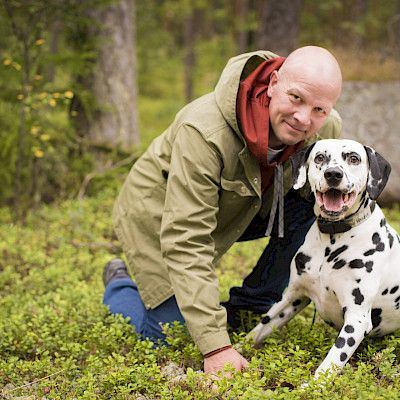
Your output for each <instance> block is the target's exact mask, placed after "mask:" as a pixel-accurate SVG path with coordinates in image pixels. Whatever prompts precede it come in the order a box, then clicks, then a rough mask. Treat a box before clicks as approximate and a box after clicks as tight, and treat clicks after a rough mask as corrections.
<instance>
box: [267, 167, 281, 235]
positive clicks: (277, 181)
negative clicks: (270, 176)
mask: <svg viewBox="0 0 400 400" xmlns="http://www.w3.org/2000/svg"><path fill="white" fill-rule="evenodd" d="M273 196H274V197H273V200H272V207H271V211H270V214H269V221H268V227H267V230H266V231H265V236H271V232H272V227H273V226H274V221H275V215H276V210H277V209H278V207H279V209H278V237H280V238H283V236H284V223H283V204H284V203H283V166H282V164H278V165H277V166H276V171H275V176H274V195H273Z"/></svg>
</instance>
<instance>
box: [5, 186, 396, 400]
mask: <svg viewBox="0 0 400 400" xmlns="http://www.w3.org/2000/svg"><path fill="white" fill-rule="evenodd" d="M114 195H115V192H114V191H112V190H108V191H103V192H101V193H100V194H99V195H98V196H97V197H96V198H92V199H85V200H83V201H80V202H78V201H66V202H63V203H61V204H57V205H52V206H43V207H41V208H40V209H38V210H36V211H35V212H32V213H31V214H30V215H29V216H28V218H27V221H26V224H25V225H20V224H14V223H13V222H12V219H11V216H10V214H9V212H8V210H7V209H1V210H0V223H1V225H0V226H1V228H0V253H1V255H2V257H1V259H0V294H1V295H0V333H1V336H0V398H3V399H14V398H19V399H141V400H145V399H196V400H197V399H200V400H201V399H326V398H330V399H398V398H400V379H399V374H400V366H399V365H398V363H397V356H398V355H399V353H400V332H396V333H394V334H392V335H389V336H386V337H385V338H383V339H378V340H368V339H367V340H365V341H364V342H363V344H362V345H361V346H360V348H359V350H358V351H357V353H356V354H355V355H354V356H353V357H352V359H351V361H350V362H349V364H348V365H347V366H346V367H345V369H344V372H343V374H341V375H338V376H337V377H335V378H334V379H331V378H328V379H327V381H326V382H325V384H324V385H320V384H317V383H316V382H313V381H310V378H311V377H312V374H313V372H314V371H315V369H316V367H317V366H318V364H319V363H320V362H321V361H322V359H323V358H324V356H325V355H326V353H327V352H328V350H329V348H330V347H331V345H332V343H333V342H334V340H335V337H336V332H335V331H334V330H332V329H331V328H330V327H328V326H327V325H326V324H324V323H323V322H322V321H321V320H320V319H319V318H318V317H317V318H316V320H315V322H314V324H312V319H313V314H314V312H313V307H312V306H310V307H309V308H308V309H307V310H306V311H305V312H304V313H303V314H301V315H299V316H297V317H296V318H295V319H294V320H292V321H291V322H290V323H289V325H288V326H287V327H286V328H284V329H283V330H281V331H279V332H276V333H275V334H274V335H273V336H271V337H270V338H269V339H268V340H267V341H266V346H265V348H264V349H263V350H257V351H256V350H254V349H252V348H250V346H248V345H244V353H245V355H246V357H247V358H248V359H249V360H251V362H250V367H249V369H248V370H247V371H245V372H243V373H238V374H235V375H234V376H233V378H231V379H228V378H224V379H221V380H220V381H218V382H216V383H215V384H214V385H212V383H211V382H210V381H209V380H208V379H207V378H206V377H205V376H204V374H203V373H201V372H199V371H200V370H201V366H202V361H201V356H200V354H199V352H198V350H197V349H196V347H195V346H194V344H193V342H192V341H191V339H190V337H189V335H188V334H187V332H186V331H185V329H184V328H182V327H180V326H176V327H167V328H166V330H167V332H168V334H169V344H170V345H169V346H168V347H165V346H164V347H160V348H158V349H155V348H153V347H152V344H151V343H149V342H148V341H143V340H139V338H138V337H137V336H136V335H135V332H134V329H133V328H132V327H131V326H129V325H128V324H127V323H126V321H124V320H123V319H122V318H121V317H115V316H110V315H109V314H108V312H107V309H106V308H105V307H104V306H103V305H102V293H103V284H102V281H101V273H102V269H103V265H104V264H105V263H106V262H107V261H108V260H109V259H110V257H113V256H114V255H115V254H119V251H120V248H119V245H118V242H117V241H116V240H115V237H114V236H113V233H112V229H111V221H110V210H111V207H112V201H113V198H114ZM386 214H387V217H388V219H389V221H390V222H391V223H392V224H393V225H394V226H395V227H396V228H397V229H398V230H400V212H399V209H393V210H390V211H388V212H387V213H386ZM264 245H265V242H263V241H261V242H253V243H246V244H240V245H237V246H234V247H233V248H232V249H231V251H230V252H229V253H228V254H227V255H226V256H225V257H224V258H223V260H222V261H221V264H220V266H219V269H218V271H219V272H218V273H219V276H220V282H221V296H222V298H226V296H227V293H228V289H229V287H230V286H233V285H235V284H238V283H239V282H240V280H241V278H242V277H243V276H244V275H245V274H246V273H247V272H248V271H249V269H250V268H251V266H252V265H253V264H254V262H255V261H256V260H257V258H258V255H259V254H260V252H261V250H262V248H263V246H264ZM232 337H233V340H234V341H236V342H237V341H239V340H242V338H243V334H240V335H235V334H233V336H232ZM305 381H310V383H309V386H308V387H303V386H302V384H303V383H304V382H305Z"/></svg>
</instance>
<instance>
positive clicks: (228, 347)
mask: <svg viewBox="0 0 400 400" xmlns="http://www.w3.org/2000/svg"><path fill="white" fill-rule="evenodd" d="M231 348H232V345H230V344H229V345H227V346H224V347H220V348H219V349H215V350H213V351H210V352H209V353H207V354H204V358H208V357H211V356H213V355H215V354H218V353H221V352H222V351H224V350H228V349H231Z"/></svg>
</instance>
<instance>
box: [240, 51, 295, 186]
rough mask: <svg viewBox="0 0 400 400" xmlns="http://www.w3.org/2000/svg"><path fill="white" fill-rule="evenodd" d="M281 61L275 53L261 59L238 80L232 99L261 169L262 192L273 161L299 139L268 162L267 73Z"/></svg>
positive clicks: (285, 154) (268, 181) (288, 153)
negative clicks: (261, 61)
mask: <svg viewBox="0 0 400 400" xmlns="http://www.w3.org/2000/svg"><path fill="white" fill-rule="evenodd" d="M284 61H285V58H284V57H277V58H273V59H271V60H267V61H264V62H263V63H261V64H260V65H259V66H258V67H257V68H256V69H255V70H254V71H253V72H252V73H251V74H250V75H249V76H247V78H245V79H243V80H242V81H241V82H240V85H239V90H238V94H237V99H236V114H237V118H238V122H239V126H240V129H241V131H242V133H243V136H244V138H245V140H246V143H247V145H248V147H249V150H250V152H251V153H252V154H253V155H254V156H255V157H256V158H257V160H258V163H259V164H260V171H261V189H262V191H263V192H264V191H265V190H266V189H268V188H269V187H270V186H271V185H272V182H273V176H274V170H275V167H276V165H277V163H282V162H284V161H286V160H287V159H288V158H289V157H290V156H291V155H292V154H293V153H295V152H296V150H297V149H298V148H299V147H300V146H301V144H302V142H300V143H297V144H295V145H293V146H287V147H286V148H285V150H284V151H283V152H282V153H280V154H279V156H278V159H277V160H276V162H273V163H271V164H268V160H267V152H268V139H269V130H270V120H269V101H270V98H269V97H268V94H267V90H268V84H269V80H270V77H271V74H272V72H273V71H275V70H279V68H280V67H281V66H282V64H283V62H284Z"/></svg>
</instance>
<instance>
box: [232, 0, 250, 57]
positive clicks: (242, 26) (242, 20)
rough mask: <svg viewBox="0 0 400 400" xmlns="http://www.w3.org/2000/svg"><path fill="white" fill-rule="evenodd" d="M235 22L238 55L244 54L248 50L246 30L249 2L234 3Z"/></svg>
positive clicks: (247, 32)
mask: <svg viewBox="0 0 400 400" xmlns="http://www.w3.org/2000/svg"><path fill="white" fill-rule="evenodd" d="M236 11H237V21H238V26H236V27H235V28H236V29H235V30H236V43H237V49H238V53H239V54H241V53H245V52H246V51H247V50H248V40H249V29H248V26H247V25H248V23H247V22H248V21H247V18H248V13H249V0H237V1H236Z"/></svg>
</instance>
